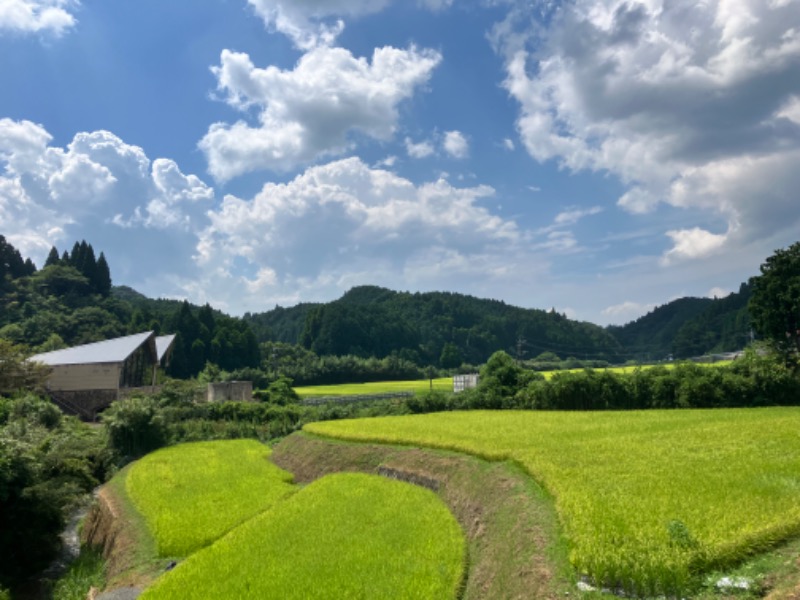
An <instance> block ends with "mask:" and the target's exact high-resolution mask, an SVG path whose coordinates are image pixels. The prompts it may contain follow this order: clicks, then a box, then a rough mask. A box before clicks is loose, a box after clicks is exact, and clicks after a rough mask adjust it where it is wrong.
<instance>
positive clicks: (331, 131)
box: [199, 46, 441, 181]
mask: <svg viewBox="0 0 800 600" xmlns="http://www.w3.org/2000/svg"><path fill="white" fill-rule="evenodd" d="M440 61H441V55H440V54H439V53H438V52H435V51H433V50H419V49H417V48H415V47H413V46H412V47H410V48H408V49H405V50H402V49H397V48H391V47H384V48H377V49H375V51H374V52H373V55H372V59H371V61H370V60H367V59H366V58H356V57H354V56H353V55H352V54H351V53H350V52H349V51H348V50H345V49H343V48H328V47H319V48H315V49H313V50H311V51H309V52H307V53H306V54H304V55H303V56H302V57H301V58H300V60H299V61H298V63H297V65H296V66H295V68H294V69H292V70H281V69H278V68H276V67H274V66H270V67H267V68H265V69H261V68H257V67H255V66H254V65H253V63H252V61H251V60H250V57H249V56H248V55H247V54H243V53H237V52H231V51H230V50H224V51H223V52H222V56H221V59H220V63H221V64H220V66H219V67H214V68H213V72H214V74H215V75H216V77H217V82H218V83H217V87H218V90H219V91H220V92H221V93H222V94H224V96H225V99H226V101H227V102H228V103H229V104H230V105H231V106H233V107H235V108H237V109H242V110H246V109H249V108H251V107H256V108H257V109H258V110H259V116H258V121H259V122H258V124H257V125H256V126H252V125H250V124H248V123H247V122H245V121H243V120H240V121H237V122H236V123H234V124H232V125H231V124H228V123H215V124H214V125H212V126H211V127H210V129H209V131H208V133H207V134H206V135H205V137H204V138H203V139H202V140H201V141H200V143H199V146H200V148H201V149H202V150H203V152H204V153H205V154H206V157H207V160H208V165H209V172H210V173H211V174H212V175H213V176H214V177H215V178H216V179H218V180H221V181H224V180H228V179H231V178H233V177H236V176H238V175H241V174H243V173H246V172H248V171H254V170H259V169H273V170H288V169H291V168H294V167H296V166H297V165H300V164H303V163H307V162H310V161H313V160H315V159H316V158H319V157H321V156H325V155H335V154H340V153H342V152H344V151H345V150H346V149H347V148H348V146H349V141H348V134H349V133H350V132H356V131H357V132H359V133H362V134H365V135H367V136H370V137H373V138H376V139H381V140H385V139H389V138H390V137H391V136H392V135H393V134H394V132H395V129H396V126H397V120H398V118H399V115H398V105H399V104H400V102H402V101H403V100H406V99H408V98H410V97H411V96H412V95H413V94H414V91H415V90H416V89H417V88H418V87H419V86H421V85H423V84H425V83H426V82H427V81H428V79H429V78H430V75H431V72H432V71H433V69H434V68H435V67H436V66H437V65H438V64H439V62H440Z"/></svg>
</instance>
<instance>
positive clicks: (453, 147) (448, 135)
mask: <svg viewBox="0 0 800 600" xmlns="http://www.w3.org/2000/svg"><path fill="white" fill-rule="evenodd" d="M442 147H443V148H444V151H445V152H447V154H449V155H450V156H452V157H453V158H467V156H469V142H468V141H467V138H466V137H465V136H464V134H463V133H461V132H460V131H446V132H445V134H444V141H443V142H442Z"/></svg>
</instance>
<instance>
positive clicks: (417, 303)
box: [245, 286, 622, 367]
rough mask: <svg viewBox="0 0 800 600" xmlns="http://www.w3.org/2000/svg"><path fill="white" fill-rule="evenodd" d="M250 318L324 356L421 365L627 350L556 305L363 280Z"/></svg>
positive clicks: (612, 355) (599, 355)
mask: <svg viewBox="0 0 800 600" xmlns="http://www.w3.org/2000/svg"><path fill="white" fill-rule="evenodd" d="M245 320H246V321H247V322H248V323H250V324H251V327H253V328H254V330H255V331H256V333H257V335H259V334H260V336H269V335H272V336H274V337H273V338H272V339H277V340H278V341H283V342H287V343H300V344H302V345H303V346H305V347H306V348H309V349H311V350H313V351H314V352H316V353H317V354H319V355H331V354H336V355H343V354H353V355H356V356H376V357H379V358H381V357H385V356H389V355H391V354H397V355H399V356H400V357H402V358H407V359H410V360H413V361H414V362H416V363H417V364H439V365H441V366H445V367H448V366H458V365H459V364H461V363H462V362H469V363H482V362H484V361H485V360H486V359H487V358H488V357H489V356H490V355H491V354H492V353H493V352H495V351H496V350H506V351H507V352H509V353H510V354H512V355H515V356H519V357H533V356H536V355H538V354H540V353H541V352H545V351H550V352H554V353H555V354H557V355H559V356H560V357H562V358H567V357H570V356H574V357H577V358H589V359H603V360H618V359H619V358H620V356H622V347H621V346H620V344H619V342H618V341H617V340H616V339H615V338H614V337H613V336H612V335H611V334H610V333H609V332H607V331H605V330H604V329H603V328H601V327H598V326H597V325H593V324H591V323H585V322H578V321H572V320H570V319H568V318H566V317H565V316H564V315H560V314H558V313H556V312H555V311H550V312H547V311H543V310H536V309H525V308H518V307H514V306H510V305H508V304H506V303H505V302H501V301H498V300H485V299H480V298H475V297H473V296H467V295H463V294H456V293H448V292H428V293H409V292H395V291H392V290H388V289H385V288H381V287H376V286H361V287H356V288H353V289H351V290H350V291H348V292H347V293H346V294H344V296H342V297H341V298H339V299H338V300H335V301H333V302H328V303H325V304H305V305H299V306H297V307H294V308H290V309H283V308H276V309H275V310H273V311H269V312H267V313H262V314H257V315H252V314H248V315H245ZM301 322H302V328H301V327H300V324H301ZM264 339H266V337H260V340H262V341H263V340H264Z"/></svg>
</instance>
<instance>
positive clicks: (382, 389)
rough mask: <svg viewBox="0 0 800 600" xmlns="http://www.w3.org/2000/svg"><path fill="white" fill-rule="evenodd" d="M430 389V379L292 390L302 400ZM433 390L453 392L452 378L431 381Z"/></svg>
mask: <svg viewBox="0 0 800 600" xmlns="http://www.w3.org/2000/svg"><path fill="white" fill-rule="evenodd" d="M430 389H431V380H430V379H420V380H416V381H372V382H369V383H342V384H337V385H310V386H301V387H296V388H294V391H295V392H297V394H298V395H299V396H300V397H302V398H311V397H314V396H357V395H362V394H363V395H372V394H385V393H389V392H413V393H414V394H425V393H427V392H429V391H430ZM433 389H434V390H438V391H443V392H452V391H453V378H452V377H440V378H437V379H434V380H433Z"/></svg>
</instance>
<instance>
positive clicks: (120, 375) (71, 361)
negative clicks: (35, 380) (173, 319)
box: [29, 331, 175, 418]
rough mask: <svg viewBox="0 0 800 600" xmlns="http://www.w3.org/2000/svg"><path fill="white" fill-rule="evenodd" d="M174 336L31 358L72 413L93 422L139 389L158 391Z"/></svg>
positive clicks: (137, 337) (142, 336) (133, 338)
mask: <svg viewBox="0 0 800 600" xmlns="http://www.w3.org/2000/svg"><path fill="white" fill-rule="evenodd" d="M174 340H175V336H174V335H165V336H156V335H155V333H154V332H152V331H146V332H144V333H137V334H134V335H128V336H125V337H120V338H114V339H111V340H106V341H104V342H95V343H93V344H85V345H83V346H75V347H74V348H66V349H64V350H55V351H53V352H45V353H43V354H37V355H35V356H32V357H30V359H29V360H31V361H36V362H40V363H43V364H45V365H48V366H49V367H50V368H51V369H52V370H51V372H50V375H49V376H48V379H47V389H48V392H49V393H50V396H51V397H52V398H53V400H54V401H55V402H56V404H58V405H59V406H61V407H62V408H63V409H65V410H67V411H68V412H72V413H76V414H78V415H80V416H82V417H84V418H93V417H94V416H95V415H96V414H97V412H98V411H100V410H102V409H103V408H106V407H107V406H109V405H110V404H111V403H112V402H113V401H114V400H117V399H119V398H120V397H122V396H124V395H130V393H131V392H132V391H134V390H141V391H147V390H146V389H144V388H150V389H151V390H152V389H154V387H155V384H156V373H157V370H158V367H159V365H161V366H164V367H166V365H167V364H168V362H169V357H170V354H171V352H172V344H173V342H174Z"/></svg>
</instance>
